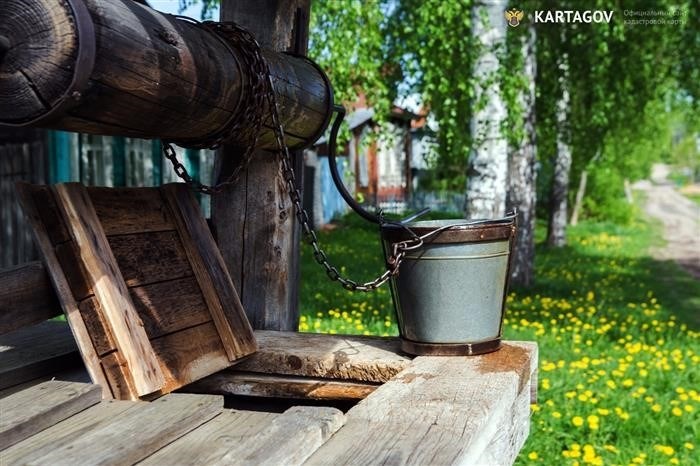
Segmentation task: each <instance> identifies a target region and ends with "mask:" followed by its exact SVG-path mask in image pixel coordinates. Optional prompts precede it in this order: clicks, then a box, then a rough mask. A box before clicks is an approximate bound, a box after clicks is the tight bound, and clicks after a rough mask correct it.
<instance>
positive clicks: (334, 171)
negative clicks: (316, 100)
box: [328, 105, 430, 225]
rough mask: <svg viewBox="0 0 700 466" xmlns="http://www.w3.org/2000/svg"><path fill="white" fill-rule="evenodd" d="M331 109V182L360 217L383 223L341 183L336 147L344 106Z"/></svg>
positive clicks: (409, 219)
mask: <svg viewBox="0 0 700 466" xmlns="http://www.w3.org/2000/svg"><path fill="white" fill-rule="evenodd" d="M333 110H334V111H335V112H337V116H336V117H335V120H333V126H332V127H331V134H330V138H329V140H328V165H329V167H330V169H331V178H333V183H335V186H336V188H337V189H338V192H339V193H340V195H341V196H342V198H343V199H344V200H345V202H347V203H348V205H349V206H350V208H352V210H354V211H355V212H356V213H357V214H358V215H360V217H362V218H364V219H365V220H367V221H369V222H372V223H377V224H379V225H381V224H383V223H385V222H384V221H383V220H382V215H378V214H373V213H370V212H368V211H367V210H366V209H365V208H364V207H362V206H361V205H360V203H359V202H357V201H356V200H355V198H354V197H353V195H352V194H350V193H349V192H348V190H347V189H346V188H345V184H343V180H342V179H341V177H340V173H338V164H337V161H336V157H337V149H338V147H337V146H338V131H339V130H340V124H341V123H342V122H343V119H344V118H345V107H343V106H342V105H334V106H333ZM428 212H430V208H429V207H426V208H424V209H422V210H420V211H418V212H416V213H414V214H411V215H409V216H408V217H406V218H404V219H402V220H400V222H399V223H408V222H410V221H412V220H415V219H416V218H418V217H420V216H422V215H425V214H426V213H428Z"/></svg>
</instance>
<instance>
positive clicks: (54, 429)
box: [2, 400, 147, 465]
mask: <svg viewBox="0 0 700 466" xmlns="http://www.w3.org/2000/svg"><path fill="white" fill-rule="evenodd" d="M146 404H147V403H146V402H134V401H121V400H108V401H102V402H101V403H98V404H96V405H94V406H92V407H91V408H88V409H86V410H85V411H82V412H80V413H78V414H75V415H74V416H71V417H69V418H68V419H66V420H64V421H62V422H59V423H58V424H54V425H53V426H51V427H49V428H47V429H45V430H43V431H41V432H39V433H37V434H35V435H33V436H32V437H30V438H28V439H25V440H23V441H21V442H19V443H16V444H15V445H13V446H11V447H10V448H8V449H7V450H5V451H3V452H2V461H3V464H21V465H29V464H47V463H45V462H42V460H41V458H42V457H44V456H46V455H50V454H51V452H52V451H53V450H55V449H56V447H57V446H58V445H62V444H63V443H64V442H67V441H70V440H71V439H73V438H76V437H79V436H80V435H82V434H83V433H84V432H89V431H91V430H93V429H95V428H96V427H98V426H100V425H102V424H104V423H106V422H109V421H108V420H109V419H112V418H114V417H115V416H118V415H120V414H121V413H123V412H125V411H127V410H130V409H141V408H142V407H143V406H145V405H146ZM137 432H139V431H137ZM86 464H91V462H89V461H87V462H86Z"/></svg>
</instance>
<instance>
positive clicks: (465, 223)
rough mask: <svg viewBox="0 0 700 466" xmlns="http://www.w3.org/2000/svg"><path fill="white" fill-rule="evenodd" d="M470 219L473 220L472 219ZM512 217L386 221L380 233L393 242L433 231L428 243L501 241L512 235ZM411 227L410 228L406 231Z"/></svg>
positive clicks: (513, 230)
mask: <svg viewBox="0 0 700 466" xmlns="http://www.w3.org/2000/svg"><path fill="white" fill-rule="evenodd" d="M472 222H473V223H472ZM515 225H516V219H515V217H505V218H501V219H494V220H474V219H472V220H467V219H442V220H420V221H416V222H409V223H406V224H398V223H387V224H384V225H382V227H381V230H382V237H383V238H384V239H385V240H386V241H389V242H392V243H395V242H399V241H405V240H409V239H411V238H413V237H414V236H413V235H412V234H411V232H413V233H414V234H416V235H418V236H425V235H430V234H431V233H433V232H435V231H436V230H439V229H442V230H441V231H439V232H436V233H435V234H434V235H430V237H429V238H428V239H426V241H425V242H426V243H428V244H445V243H472V242H481V241H503V240H508V239H510V238H512V237H513V236H514V235H515V230H516V226H515ZM409 230H410V231H409Z"/></svg>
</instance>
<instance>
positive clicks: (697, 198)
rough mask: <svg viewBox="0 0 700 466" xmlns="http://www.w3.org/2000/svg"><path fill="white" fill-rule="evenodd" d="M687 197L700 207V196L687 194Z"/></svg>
mask: <svg viewBox="0 0 700 466" xmlns="http://www.w3.org/2000/svg"><path fill="white" fill-rule="evenodd" d="M685 197H687V198H688V199H690V200H691V201H693V202H694V203H696V204H697V205H700V194H686V195H685Z"/></svg>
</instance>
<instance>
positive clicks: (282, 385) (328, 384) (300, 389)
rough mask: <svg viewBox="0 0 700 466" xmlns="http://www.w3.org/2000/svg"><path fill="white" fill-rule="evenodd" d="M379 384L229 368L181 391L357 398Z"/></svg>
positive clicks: (355, 399)
mask: <svg viewBox="0 0 700 466" xmlns="http://www.w3.org/2000/svg"><path fill="white" fill-rule="evenodd" d="M378 386H379V384H378V383H369V382H364V383H362V382H352V381H345V380H332V379H320V378H314V377H296V376H292V375H268V374H257V373H254V372H239V371H237V370H234V369H229V370H224V371H221V372H217V373H216V374H213V375H210V376H209V377H206V378H204V379H202V380H199V381H197V382H195V383H193V384H191V385H188V386H187V387H185V388H184V391H186V392H192V393H215V394H218V395H242V396H260V397H269V398H293V399H307V400H343V401H358V400H362V399H364V398H366V397H367V396H368V395H369V394H370V393H372V392H373V391H375V390H376V389H377V387H378Z"/></svg>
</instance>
